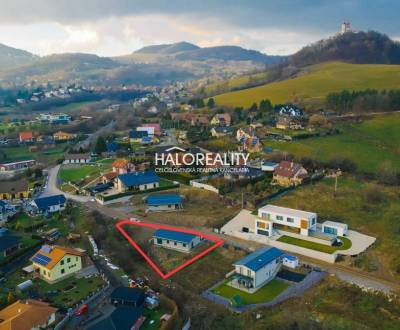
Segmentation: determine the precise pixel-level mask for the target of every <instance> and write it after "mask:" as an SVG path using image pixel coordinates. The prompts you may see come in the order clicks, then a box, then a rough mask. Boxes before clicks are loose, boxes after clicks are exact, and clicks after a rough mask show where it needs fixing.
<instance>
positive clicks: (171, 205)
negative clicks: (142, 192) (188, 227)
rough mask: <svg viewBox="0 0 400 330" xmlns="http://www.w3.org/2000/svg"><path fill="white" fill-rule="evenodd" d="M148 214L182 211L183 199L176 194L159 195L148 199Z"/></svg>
mask: <svg viewBox="0 0 400 330" xmlns="http://www.w3.org/2000/svg"><path fill="white" fill-rule="evenodd" d="M146 203H147V210H146V212H160V211H176V210H180V209H182V198H181V196H180V195H179V194H178V193H176V194H157V195H150V196H148V197H147V198H146Z"/></svg>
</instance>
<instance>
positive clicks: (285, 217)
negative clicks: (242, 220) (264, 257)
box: [255, 204, 317, 237]
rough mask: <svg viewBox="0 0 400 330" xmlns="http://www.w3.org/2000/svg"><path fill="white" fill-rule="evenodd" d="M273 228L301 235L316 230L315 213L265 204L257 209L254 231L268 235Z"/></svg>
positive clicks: (270, 234)
mask: <svg viewBox="0 0 400 330" xmlns="http://www.w3.org/2000/svg"><path fill="white" fill-rule="evenodd" d="M273 230H278V231H279V230H282V231H290V232H293V233H296V234H300V235H303V236H309V235H310V233H311V232H312V231H313V232H315V231H316V230H317V214H316V213H313V212H306V211H301V210H295V209H290V208H287V207H281V206H275V205H271V204H268V205H265V206H263V207H261V208H259V209H258V216H257V217H256V219H255V233H256V234H258V235H264V236H267V237H270V236H272V235H273Z"/></svg>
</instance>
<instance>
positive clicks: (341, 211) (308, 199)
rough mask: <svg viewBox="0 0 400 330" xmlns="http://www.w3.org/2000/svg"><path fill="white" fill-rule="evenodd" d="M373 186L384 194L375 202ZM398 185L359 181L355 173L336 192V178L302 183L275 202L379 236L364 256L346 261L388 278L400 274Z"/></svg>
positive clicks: (399, 204)
mask: <svg viewBox="0 0 400 330" xmlns="http://www.w3.org/2000/svg"><path fill="white" fill-rule="evenodd" d="M370 189H373V190H374V191H377V192H378V194H380V195H381V196H382V200H381V201H377V202H371V201H370V200H368V198H367V192H368V191H369V190H370ZM399 198H400V194H399V190H398V188H397V187H387V186H380V185H377V184H372V183H366V182H364V181H359V180H357V179H356V178H354V177H351V176H342V177H340V178H339V180H338V191H337V194H336V195H334V179H325V180H323V181H320V182H318V183H316V184H313V185H308V186H304V187H300V188H298V189H296V190H294V191H292V192H290V193H288V194H287V195H285V196H283V197H281V198H279V199H277V200H275V201H274V204H276V205H279V206H284V207H291V208H295V209H301V210H305V211H312V212H317V213H318V222H323V221H325V220H333V221H341V222H345V223H347V224H348V225H349V228H350V229H352V230H357V231H360V232H361V233H363V234H366V235H371V236H373V237H376V238H377V242H376V243H375V244H374V245H373V246H372V247H371V248H370V249H368V251H367V252H366V253H364V254H363V255H362V256H360V258H363V259H362V260H358V257H357V258H356V259H349V260H345V261H344V262H345V263H348V264H351V265H355V266H357V267H361V268H365V269H366V270H369V271H374V272H375V273H376V274H377V275H380V276H382V277H387V278H391V279H393V278H400V256H399V254H398V253H397V254H396V253H394V252H393V251H396V250H398V249H399V248H400V236H399V234H398V233H399V232H400V222H399V221H398V220H399V214H400V203H399Z"/></svg>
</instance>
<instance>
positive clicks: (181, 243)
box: [153, 229, 202, 253]
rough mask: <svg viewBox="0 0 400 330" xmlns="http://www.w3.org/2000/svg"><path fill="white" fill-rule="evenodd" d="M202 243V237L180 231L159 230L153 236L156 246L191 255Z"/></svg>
mask: <svg viewBox="0 0 400 330" xmlns="http://www.w3.org/2000/svg"><path fill="white" fill-rule="evenodd" d="M201 241H202V238H201V237H200V236H197V235H194V234H190V233H184V232H180V231H174V230H167V229H158V230H156V231H155V233H154V235H153V243H154V245H155V246H160V247H163V248H167V249H171V250H177V251H180V252H186V253H189V252H190V251H191V250H192V249H193V248H194V247H196V246H197V245H199V244H200V243H201Z"/></svg>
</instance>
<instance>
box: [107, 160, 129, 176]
mask: <svg viewBox="0 0 400 330" xmlns="http://www.w3.org/2000/svg"><path fill="white" fill-rule="evenodd" d="M111 166H112V171H113V172H114V173H117V174H125V173H129V172H133V171H134V170H135V165H134V164H132V163H131V162H130V161H129V160H126V159H117V160H115V161H114V162H113V163H112V165H111Z"/></svg>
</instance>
